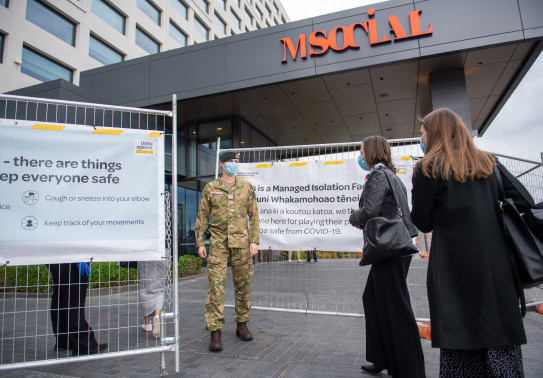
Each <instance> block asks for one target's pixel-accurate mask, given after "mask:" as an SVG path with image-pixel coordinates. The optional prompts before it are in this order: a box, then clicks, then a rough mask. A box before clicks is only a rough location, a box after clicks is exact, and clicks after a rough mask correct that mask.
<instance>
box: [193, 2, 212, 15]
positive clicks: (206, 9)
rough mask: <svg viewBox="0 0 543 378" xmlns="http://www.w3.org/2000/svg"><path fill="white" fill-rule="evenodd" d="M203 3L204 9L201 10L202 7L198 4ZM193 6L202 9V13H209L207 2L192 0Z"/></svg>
mask: <svg viewBox="0 0 543 378" xmlns="http://www.w3.org/2000/svg"><path fill="white" fill-rule="evenodd" d="M201 2H203V3H204V4H205V7H204V8H203V9H202V7H201V6H200V3H201ZM194 4H196V5H197V6H198V8H200V9H202V10H203V11H204V13H206V14H207V13H209V2H208V1H206V0H194Z"/></svg>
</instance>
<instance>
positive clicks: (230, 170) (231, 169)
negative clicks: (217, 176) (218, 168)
mask: <svg viewBox="0 0 543 378" xmlns="http://www.w3.org/2000/svg"><path fill="white" fill-rule="evenodd" d="M224 170H225V171H226V173H227V174H228V175H229V176H233V175H235V174H236V172H237V171H238V163H234V162H229V163H226V164H225V168H224Z"/></svg>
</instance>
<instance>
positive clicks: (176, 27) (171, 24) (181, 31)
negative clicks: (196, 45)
mask: <svg viewBox="0 0 543 378" xmlns="http://www.w3.org/2000/svg"><path fill="white" fill-rule="evenodd" d="M168 27H169V29H168V35H169V36H170V38H173V40H174V41H175V42H177V43H178V44H179V45H181V43H179V41H178V40H177V39H176V38H175V37H174V36H172V34H171V32H170V30H171V28H172V27H173V28H175V29H177V30H178V31H179V33H181V34H183V35H184V36H185V44H184V45H181V47H185V46H187V45H188V43H189V36H188V35H187V34H185V32H184V31H183V30H182V29H181V28H180V27H179V26H178V25H177V24H176V23H175V22H173V20H172V19H170V24H169V25H168Z"/></svg>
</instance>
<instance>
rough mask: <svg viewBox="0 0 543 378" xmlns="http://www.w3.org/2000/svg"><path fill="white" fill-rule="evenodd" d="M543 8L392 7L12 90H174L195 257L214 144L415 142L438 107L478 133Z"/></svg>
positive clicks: (431, 1)
mask: <svg viewBox="0 0 543 378" xmlns="http://www.w3.org/2000/svg"><path fill="white" fill-rule="evenodd" d="M29 1H30V0H29ZM32 1H35V0H32ZM48 1H49V2H50V3H51V4H52V3H53V1H52V0H48ZM67 1H68V0H65V2H67ZM92 1H93V2H94V1H99V0H92ZM102 1H103V0H102ZM140 1H141V0H140ZM163 1H164V2H166V0H163ZM172 1H173V0H170V2H169V3H167V4H168V5H171V2H172ZM187 1H188V0H187ZM127 2H128V1H127ZM132 2H133V3H134V4H136V5H134V6H135V7H136V8H137V2H136V0H132ZM10 3H11V2H10ZM21 3H26V1H21ZM123 3H124V2H123ZM154 4H159V5H160V4H165V3H160V2H158V1H156V2H155V3H154ZM209 4H211V3H209ZM222 4H223V3H221V2H219V6H222ZM241 4H242V5H243V4H249V2H248V1H247V0H243V1H242V3H241ZM250 4H251V5H254V4H261V3H258V2H257V3H255V2H253V1H252V2H250ZM264 4H268V5H270V4H271V2H270V0H266V2H265V3H264ZM91 5H92V4H91ZM233 6H234V9H235V10H241V12H244V11H243V9H242V8H240V7H239V6H238V5H237V2H234V3H233ZM0 8H1V7H0ZM210 8H212V7H211V5H210ZM226 8H228V9H232V3H231V0H229V1H227V6H226ZM247 9H248V8H247ZM0 10H1V9H0ZM223 10H224V8H223ZM468 10H469V11H468ZM138 12H139V13H141V15H140V17H144V20H146V19H145V17H146V18H147V19H149V20H146V21H147V22H148V23H152V21H151V20H150V18H149V17H148V16H146V15H145V13H143V12H140V11H138ZM214 12H215V10H208V12H207V13H208V14H211V15H213V14H214ZM189 14H190V12H189ZM236 14H238V15H239V14H241V18H243V13H236ZM541 14H543V2H542V1H535V0H478V1H475V2H474V1H472V0H455V1H442V0H425V1H420V0H388V1H384V2H379V3H376V4H373V5H367V6H364V7H359V8H354V9H348V10H344V11H341V12H336V13H332V14H327V15H322V16H318V17H314V18H310V19H306V20H299V21H296V22H289V23H285V24H281V25H275V26H271V25H270V26H271V27H269V28H263V29H261V30H253V31H252V32H250V33H243V34H239V35H230V36H228V37H226V38H220V39H216V38H215V37H213V40H210V41H207V42H205V43H197V44H194V43H193V44H192V45H191V46H186V47H184V48H179V49H173V50H171V51H164V49H163V48H162V47H161V49H160V52H158V53H156V54H150V55H147V56H141V57H139V58H134V59H130V60H128V61H124V62H119V63H115V64H110V65H105V66H102V67H98V68H94V69H90V70H87V71H85V72H82V73H81V75H80V80H79V84H78V85H79V86H75V85H73V84H70V83H69V82H65V81H57V82H49V83H43V84H40V85H38V86H33V87H28V88H24V89H20V90H17V91H16V92H15V93H14V94H19V95H27V96H39V97H50V98H60V99H64V100H79V101H85V100H86V101H88V102H93V101H99V100H95V99H93V97H92V96H95V97H96V98H101V99H105V101H107V102H109V103H110V104H115V105H125V106H135V107H145V108H157V109H163V110H164V109H171V106H172V104H171V101H172V95H173V94H175V95H176V97H177V100H178V104H177V109H178V111H177V124H176V125H173V126H174V127H176V129H177V131H178V141H177V146H178V161H177V168H178V182H179V184H178V185H179V186H178V188H177V190H173V188H172V192H175V191H177V195H178V199H179V214H180V219H179V225H180V238H179V240H180V244H181V247H182V249H181V251H182V252H185V253H195V252H196V249H195V245H194V222H195V219H196V210H197V207H198V203H199V198H200V195H201V190H202V188H203V187H204V185H205V184H206V183H207V182H209V181H210V180H212V179H213V178H214V175H215V165H216V148H217V137H220V138H221V139H220V143H221V148H244V147H269V146H276V145H277V146H292V145H296V146H298V145H307V144H320V143H336V142H337V143H341V142H355V141H360V140H362V139H363V138H364V137H366V136H368V135H375V134H377V135H382V136H384V137H386V138H388V139H396V138H408V137H409V138H411V137H418V136H420V133H419V130H420V121H419V117H420V116H422V115H425V114H427V113H428V112H430V111H431V110H432V109H435V108H437V107H449V108H452V109H454V110H455V111H456V112H457V113H458V114H460V115H461V117H462V118H463V119H464V121H465V123H466V125H467V126H468V127H469V129H470V130H471V131H472V133H473V134H474V135H476V134H478V135H482V134H484V132H485V131H486V130H487V129H488V128H489V127H490V126H491V124H492V121H493V119H494V118H495V117H496V115H497V114H498V113H499V112H500V109H501V108H502V107H503V106H504V104H505V103H506V102H507V100H508V99H509V97H510V96H511V94H512V93H513V91H514V90H515V88H516V87H517V85H518V84H519V83H520V82H521V81H522V79H523V77H524V75H525V74H526V72H527V71H528V70H529V68H530V66H531V65H532V64H533V62H534V61H535V60H536V59H537V57H538V56H539V55H540V53H541V51H543V19H542V18H541V17H540V15H541ZM193 17H194V16H193ZM274 17H275V16H274ZM285 17H286V16H285ZM189 19H190V16H189ZM101 22H102V21H101ZM168 22H169V21H168ZM28 23H29V22H27V21H25V24H28ZM164 23H165V22H164V21H161V25H163V24H164ZM102 24H103V22H102ZM252 24H253V25H256V21H253V22H252ZM104 25H105V24H104ZM138 25H140V24H138V23H137V22H135V23H134V25H133V29H137V27H138ZM145 25H147V24H145ZM143 26H144V24H143V21H142V23H141V27H142V28H143ZM0 27H3V25H2V26H0ZM104 27H105V26H104ZM157 27H158V26H157ZM242 27H243V21H242ZM257 29H258V28H257ZM93 30H95V29H93ZM96 30H97V31H100V30H101V29H100V28H99V27H98V28H96ZM89 33H90V32H89ZM164 33H166V32H164ZM214 33H215V32H214ZM227 33H229V32H228V30H227ZM230 33H231V31H230ZM41 34H43V35H45V34H47V33H45V32H42V33H41ZM76 34H77V33H76ZM135 36H136V35H135V31H134V37H133V39H135ZM50 38H52V37H50ZM76 40H77V35H76ZM197 42H198V41H197ZM62 43H64V44H66V43H65V42H62ZM21 44H22V42H20V43H19V45H21ZM142 55H143V53H142ZM65 56H66V54H64V53H62V52H60V50H59V52H58V53H57V54H56V55H54V57H55V58H56V59H62V58H63V57H65ZM89 59H90V58H89ZM4 76H5V75H3V77H4ZM67 81H69V80H67ZM22 86H23V85H19V86H18V87H22ZM1 117H2V107H1V106H0V118H1Z"/></svg>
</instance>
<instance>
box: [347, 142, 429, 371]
mask: <svg viewBox="0 0 543 378" xmlns="http://www.w3.org/2000/svg"><path fill="white" fill-rule="evenodd" d="M358 163H359V165H360V167H361V168H362V169H364V170H365V171H369V173H368V175H367V176H366V179H367V181H366V183H365V185H364V189H363V191H362V195H361V196H360V203H359V207H360V209H359V210H357V211H355V212H353V213H352V214H351V216H350V218H349V222H350V223H351V225H352V226H354V227H357V228H360V229H364V226H365V225H366V223H367V222H368V220H370V219H371V218H375V217H378V216H383V217H385V218H389V219H391V218H393V217H395V216H396V214H398V207H397V206H398V205H399V206H400V208H401V209H402V220H403V222H404V224H405V226H406V228H407V230H408V231H409V234H410V235H411V236H416V234H417V230H416V228H415V227H414V226H413V224H412V223H411V221H410V219H409V206H408V204H407V191H406V189H405V186H404V185H403V184H402V182H401V181H400V180H399V179H398V177H397V176H396V174H392V175H390V176H391V179H392V180H391V184H393V185H395V188H396V192H397V193H401V194H400V195H399V197H400V198H398V201H399V202H400V203H399V204H398V205H397V204H396V201H395V199H394V192H393V191H392V188H391V186H390V185H389V183H388V179H387V177H386V173H385V170H388V171H389V172H390V173H395V172H396V168H395V167H394V165H393V164H392V157H391V152H390V146H389V144H388V142H387V140H386V139H385V138H383V137H381V136H370V137H367V138H366V139H364V141H363V142H362V146H361V148H360V156H359V158H358ZM410 264H411V256H407V257H402V258H400V257H398V258H393V259H391V260H386V261H384V262H379V263H374V264H372V266H371V269H370V271H369V275H368V279H367V282H366V287H365V289H364V293H363V295H362V303H363V306H364V315H365V319H366V360H367V361H369V362H370V364H366V365H362V370H364V371H366V372H369V373H380V372H381V371H383V370H385V369H387V370H388V373H389V374H390V375H392V376H393V377H424V376H425V370H424V355H423V352H422V346H421V343H420V337H419V331H418V326H417V323H416V321H415V316H414V314H413V310H412V308H411V302H410V298H409V292H408V290H407V281H406V280H407V273H408V271H409V265H410Z"/></svg>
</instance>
